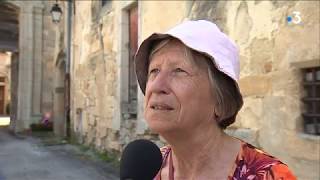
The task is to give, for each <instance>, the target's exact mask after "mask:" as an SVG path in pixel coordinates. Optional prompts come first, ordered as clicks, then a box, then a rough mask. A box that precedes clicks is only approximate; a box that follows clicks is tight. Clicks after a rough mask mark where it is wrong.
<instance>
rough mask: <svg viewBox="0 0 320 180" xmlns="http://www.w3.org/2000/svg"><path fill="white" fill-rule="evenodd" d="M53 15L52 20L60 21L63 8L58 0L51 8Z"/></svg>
mask: <svg viewBox="0 0 320 180" xmlns="http://www.w3.org/2000/svg"><path fill="white" fill-rule="evenodd" d="M50 13H51V16H52V22H54V23H59V22H60V19H61V14H62V10H61V8H60V7H59V5H58V2H57V0H56V3H55V4H54V5H53V6H52V8H51V11H50Z"/></svg>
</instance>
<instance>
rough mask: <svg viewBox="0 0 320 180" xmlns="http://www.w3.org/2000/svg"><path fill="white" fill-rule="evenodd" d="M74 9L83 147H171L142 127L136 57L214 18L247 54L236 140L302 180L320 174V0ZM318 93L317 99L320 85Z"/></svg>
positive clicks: (74, 109)
mask: <svg viewBox="0 0 320 180" xmlns="http://www.w3.org/2000/svg"><path fill="white" fill-rule="evenodd" d="M73 6H74V8H73V10H74V12H73V16H72V35H71V37H72V47H71V49H72V52H71V54H72V58H71V62H70V63H71V67H70V78H71V86H70V87H71V91H70V93H71V94H72V96H70V98H71V99H70V103H71V109H70V116H71V128H72V132H73V133H74V135H75V136H76V137H77V138H78V140H79V141H80V142H82V143H84V144H87V145H92V146H94V147H96V148H97V149H100V150H106V151H118V152H119V151H121V150H122V149H123V147H124V145H125V144H127V143H128V142H129V141H131V140H133V139H135V138H141V137H144V138H149V139H152V140H154V141H156V142H157V143H158V144H159V145H161V144H162V143H164V142H163V141H162V140H159V137H158V136H157V135H156V134H153V133H152V132H150V131H149V130H148V128H147V126H146V123H145V122H144V119H143V115H142V112H143V106H142V104H143V95H142V93H141V92H140V90H139V89H138V88H137V84H136V80H135V79H134V74H133V65H132V58H133V55H134V52H135V50H136V49H137V44H139V43H140V42H141V41H142V40H143V39H144V38H146V37H147V36H148V35H150V34H151V33H152V32H163V31H166V30H167V29H168V28H170V27H172V26H174V25H175V24H177V23H180V22H182V21H184V20H187V19H208V20H212V21H214V22H215V23H217V24H218V26H219V27H220V28H221V29H222V30H223V31H224V32H225V33H226V34H228V35H229V36H230V37H231V38H232V39H234V40H235V41H236V43H237V44H238V45H239V48H240V56H241V79H240V88H241V91H242V93H243V96H244V101H245V104H244V107H243V108H242V110H241V112H240V114H239V116H238V118H237V123H236V124H234V125H233V126H232V127H230V128H229V129H228V130H227V131H228V133H231V134H233V135H235V136H238V137H241V138H243V139H245V140H247V141H249V142H251V143H252V144H254V145H256V146H258V147H260V148H262V149H264V150H266V151H268V152H270V153H271V154H273V155H275V156H278V157H280V158H281V159H283V161H284V162H285V163H287V164H288V165H289V166H290V167H291V168H292V169H293V171H294V172H295V174H296V175H297V176H298V177H299V178H300V179H310V180H311V179H317V177H319V176H320V174H319V173H320V172H319V169H320V167H319V156H320V155H319V152H320V147H319V146H320V144H319V141H320V139H319V135H314V134H313V135H310V134H308V133H307V132H306V131H305V129H308V128H304V127H305V126H304V124H305V123H304V121H305V120H304V116H302V114H303V113H304V112H305V111H306V109H305V103H304V102H302V101H301V99H302V98H303V97H304V96H306V93H305V92H306V91H305V90H304V88H305V86H303V81H304V76H305V74H304V73H307V72H309V71H310V69H309V70H307V71H303V70H302V69H304V68H318V69H315V70H314V71H315V73H317V75H315V77H316V78H318V79H317V81H318V84H319V73H320V72H319V66H320V60H319V57H320V53H319V45H320V40H319V38H320V37H319V34H320V30H319V26H320V24H319V23H320V19H319V17H320V12H319V9H320V3H319V2H318V1H312V2H311V1H308V2H305V1H294V2H289V1H288V2H284V1H281V2H276V1H259V2H253V1H242V2H240V1H239V2H238V1H231V2H227V1H215V2H211V1H138V2H137V1H76V2H75V3H74V4H73ZM295 11H297V12H299V13H300V14H295ZM288 16H292V19H291V20H293V21H292V22H288V18H287V17H288ZM297 16H299V17H297ZM298 18H301V22H299V23H297V21H299V19H298ZM295 23H297V24H295ZM310 72H311V71H310ZM306 76H307V75H306ZM314 88H315V91H316V93H319V91H320V89H319V86H317V87H314ZM318 95H319V94H318ZM316 108H319V106H317V107H316ZM317 112H318V113H319V111H317ZM318 117H319V116H318ZM318 121H319V118H318ZM307 126H308V127H310V126H309V125H307ZM312 127H313V126H312ZM312 127H311V129H312ZM311 132H314V131H312V130H311Z"/></svg>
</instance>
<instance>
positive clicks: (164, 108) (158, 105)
mask: <svg viewBox="0 0 320 180" xmlns="http://www.w3.org/2000/svg"><path fill="white" fill-rule="evenodd" d="M150 108H151V109H154V110H159V111H171V110H173V108H172V107H171V106H169V105H167V104H163V103H153V104H152V105H151V106H150Z"/></svg>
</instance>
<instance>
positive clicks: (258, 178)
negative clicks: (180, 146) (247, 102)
mask: <svg viewBox="0 0 320 180" xmlns="http://www.w3.org/2000/svg"><path fill="white" fill-rule="evenodd" d="M161 153H162V155H163V165H164V164H165V162H166V161H167V160H169V180H174V176H173V172H174V168H173V165H172V158H171V154H172V153H171V148H170V147H169V146H165V147H163V148H161ZM161 169H162V168H161ZM161 169H160V171H159V173H158V175H157V176H156V177H155V179H154V180H161V177H160V174H161ZM230 172H232V173H230V175H229V176H228V178H227V180H296V177H295V176H294V175H293V174H292V173H291V171H290V170H289V168H288V166H287V165H285V164H284V163H282V162H281V161H280V160H278V159H277V158H275V157H273V156H271V155H268V154H267V153H265V152H263V151H262V150H259V149H257V148H256V147H254V146H252V145H251V144H249V143H246V142H243V141H241V149H240V152H239V153H238V155H237V158H236V161H235V163H234V165H233V167H232V169H231V171H230Z"/></svg>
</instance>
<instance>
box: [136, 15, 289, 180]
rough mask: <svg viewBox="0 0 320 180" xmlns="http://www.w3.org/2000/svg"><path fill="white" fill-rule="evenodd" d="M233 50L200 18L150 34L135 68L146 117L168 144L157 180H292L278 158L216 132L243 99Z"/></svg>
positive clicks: (231, 43)
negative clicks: (142, 94) (163, 32)
mask: <svg viewBox="0 0 320 180" xmlns="http://www.w3.org/2000/svg"><path fill="white" fill-rule="evenodd" d="M238 56H239V54H238V50H237V48H236V45H235V44H234V43H233V42H232V41H231V40H230V39H229V38H228V37H227V36H226V35H225V34H224V33H222V32H221V31H220V30H219V29H218V27H217V26H216V25H215V24H213V23H211V22H209V21H204V20H199V21H187V22H184V23H182V24H180V25H178V26H176V27H174V28H173V29H171V30H169V31H168V32H167V33H165V34H158V33H155V34H153V35H151V36H150V37H148V38H147V39H146V40H145V41H144V42H143V43H142V44H141V46H140V47H139V49H138V51H137V54H136V59H135V65H136V74H137V78H138V82H139V85H140V88H141V90H142V92H143V93H144V95H145V105H144V108H145V113H144V116H145V119H146V121H147V124H148V125H149V127H150V128H151V129H152V130H153V131H154V132H157V133H159V134H160V135H161V136H162V137H163V138H164V139H165V140H166V141H167V143H168V145H167V146H165V147H163V148H161V151H162V153H163V164H162V167H161V170H160V171H159V173H158V175H157V176H156V178H155V179H156V180H160V179H161V180H177V179H179V180H187V179H193V180H209V179H215V180H221V179H232V180H240V179H246V180H247V179H248V180H252V179H295V177H294V176H293V175H292V173H291V172H290V170H289V169H288V167H287V166H286V165H285V164H283V163H282V162H281V161H280V160H278V159H276V158H274V157H272V156H270V155H268V154H266V153H265V152H263V151H261V150H258V149H256V148H255V147H253V146H252V145H250V144H248V143H246V142H243V141H242V140H240V139H237V138H234V137H231V136H229V135H227V134H226V133H225V132H224V131H223V130H224V129H225V128H226V127H228V126H229V125H230V124H232V123H234V121H235V119H236V115H237V113H238V111H239V110H240V108H241V106H242V104H243V100H242V96H241V94H240V91H239V87H238V84H237V80H238V79H239V60H238Z"/></svg>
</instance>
